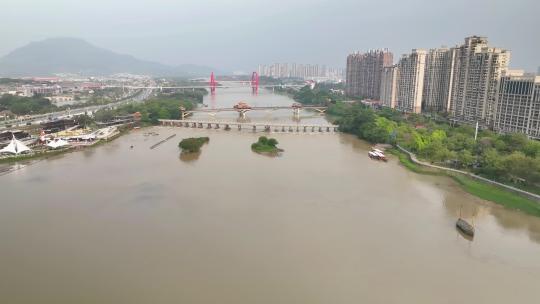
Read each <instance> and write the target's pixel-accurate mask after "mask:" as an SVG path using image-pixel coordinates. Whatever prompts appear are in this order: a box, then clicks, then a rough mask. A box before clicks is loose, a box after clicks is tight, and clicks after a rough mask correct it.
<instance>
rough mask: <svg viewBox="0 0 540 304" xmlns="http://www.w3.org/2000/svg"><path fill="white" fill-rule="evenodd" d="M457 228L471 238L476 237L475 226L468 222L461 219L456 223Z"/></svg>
mask: <svg viewBox="0 0 540 304" xmlns="http://www.w3.org/2000/svg"><path fill="white" fill-rule="evenodd" d="M456 227H457V228H458V229H459V230H460V231H461V232H463V233H464V234H466V235H468V236H471V237H473V236H474V227H473V225H471V224H469V223H468V222H467V221H466V220H464V219H462V218H459V219H458V220H457V222H456Z"/></svg>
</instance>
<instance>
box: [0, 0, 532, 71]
mask: <svg viewBox="0 0 540 304" xmlns="http://www.w3.org/2000/svg"><path fill="white" fill-rule="evenodd" d="M2 4H3V6H2V10H0V18H2V25H3V26H2V28H1V29H0V36H1V37H2V44H0V56H3V55H5V54H7V53H9V52H10V51H12V50H13V49H15V48H17V47H21V46H23V45H26V44H27V43H29V42H31V41H39V40H42V39H46V38H52V37H76V38H81V39H85V40H87V41H88V42H90V43H92V44H95V45H97V46H100V47H103V48H106V49H110V50H113V51H115V52H119V53H123V54H130V55H133V56H135V57H137V58H141V59H145V60H152V61H157V62H161V63H165V64H171V65H177V64H182V63H192V64H200V65H206V66H212V67H215V68H218V69H223V70H228V71H238V70H242V71H250V70H251V69H253V68H254V67H257V65H258V64H259V63H264V62H313V63H319V64H326V65H328V66H333V67H345V58H346V56H347V54H349V53H351V52H353V51H358V50H359V51H367V50H369V49H374V48H388V49H390V50H391V51H392V52H393V53H394V54H395V55H396V56H395V57H396V58H399V56H400V55H401V54H405V53H407V52H409V51H410V50H411V49H413V48H424V49H428V48H431V47H440V46H442V45H447V46H448V47H452V46H454V45H457V44H460V43H461V40H462V38H463V37H466V36H471V35H479V36H487V37H490V41H491V42H492V43H493V44H494V45H497V46H500V47H503V48H506V49H509V50H511V51H512V56H513V59H512V66H511V68H516V67H517V68H523V69H525V70H527V71H529V72H535V71H536V70H537V68H538V65H539V64H540V54H539V53H538V50H539V49H540V39H534V37H536V36H537V32H536V31H537V29H538V28H539V27H540V19H539V18H536V15H535V12H538V11H540V3H539V2H538V1H536V0H522V1H519V5H506V4H507V3H506V2H505V1H503V0H477V1H473V2H471V1H466V0H457V1H435V2H434V1H428V0H408V1H399V2H397V3H392V4H391V5H385V7H384V9H381V4H380V3H379V2H374V1H363V0H342V1H328V0H309V1H308V0H297V1H292V2H291V1H287V2H285V1H282V0H276V1H272V2H269V3H267V2H265V3H264V6H263V5H261V3H260V2H257V1H247V0H232V1H226V2H217V1H212V0H199V1H194V0H186V1H182V2H173V1H169V0H152V1H150V0H140V1H129V2H128V1H106V0H94V1H91V2H78V1H76V2H75V1H69V0H45V1H42V0H40V1H38V0H26V1H20V0H4V1H2ZM104 7H106V9H104ZM420 16H421V17H420ZM30 20H31V22H30ZM51 20H54V22H51ZM404 20H406V22H405V24H406V26H403V24H404ZM456 21H459V22H456ZM352 24H354V26H351V25H352ZM373 24H379V26H376V27H374V26H373ZM37 25H39V28H38V26H37ZM394 63H396V62H394Z"/></svg>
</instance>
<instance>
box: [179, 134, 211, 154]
mask: <svg viewBox="0 0 540 304" xmlns="http://www.w3.org/2000/svg"><path fill="white" fill-rule="evenodd" d="M209 141H210V138H208V137H189V138H184V139H182V141H180V143H178V147H179V148H180V149H182V153H199V152H200V151H201V147H202V146H203V145H204V144H206V143H208V142H209Z"/></svg>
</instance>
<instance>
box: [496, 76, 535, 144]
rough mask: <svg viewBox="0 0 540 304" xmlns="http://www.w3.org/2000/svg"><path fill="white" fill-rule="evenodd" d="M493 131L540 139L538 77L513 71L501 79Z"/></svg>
mask: <svg viewBox="0 0 540 304" xmlns="http://www.w3.org/2000/svg"><path fill="white" fill-rule="evenodd" d="M493 129H494V130H495V131H498V132H503V133H508V132H519V133H524V134H527V135H528V136H530V137H533V138H536V139H540V76H534V75H524V74H523V71H520V72H514V71H512V72H509V73H506V74H505V76H503V77H502V78H501V81H500V86H499V88H498V94H497V102H496V104H495V107H494V118H493Z"/></svg>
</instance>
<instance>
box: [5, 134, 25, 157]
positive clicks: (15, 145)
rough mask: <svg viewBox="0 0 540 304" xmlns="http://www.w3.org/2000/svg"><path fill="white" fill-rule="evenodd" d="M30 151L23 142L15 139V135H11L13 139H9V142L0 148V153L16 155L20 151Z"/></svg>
mask: <svg viewBox="0 0 540 304" xmlns="http://www.w3.org/2000/svg"><path fill="white" fill-rule="evenodd" d="M30 151H32V150H31V149H30V148H28V147H27V146H26V145H25V144H23V143H22V142H20V141H19V140H17V138H15V136H13V139H11V142H10V143H9V145H7V146H5V147H4V148H3V149H1V150H0V154H14V155H18V154H21V153H26V152H30Z"/></svg>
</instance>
